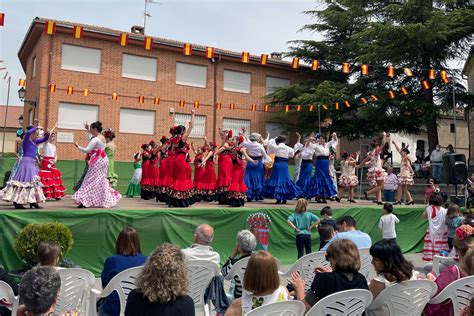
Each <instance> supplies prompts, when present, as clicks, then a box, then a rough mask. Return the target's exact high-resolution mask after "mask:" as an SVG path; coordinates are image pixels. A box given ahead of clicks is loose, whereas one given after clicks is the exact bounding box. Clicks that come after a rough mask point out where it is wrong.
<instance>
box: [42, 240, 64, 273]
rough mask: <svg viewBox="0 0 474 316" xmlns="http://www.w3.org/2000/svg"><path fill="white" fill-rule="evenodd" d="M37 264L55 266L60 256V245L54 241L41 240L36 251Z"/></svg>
mask: <svg viewBox="0 0 474 316" xmlns="http://www.w3.org/2000/svg"><path fill="white" fill-rule="evenodd" d="M36 258H37V260H38V265H40V266H50V267H57V266H58V264H59V259H60V258H61V246H60V245H59V244H58V243H56V242H54V241H44V242H42V243H41V244H40V245H39V247H38V250H37V252H36Z"/></svg>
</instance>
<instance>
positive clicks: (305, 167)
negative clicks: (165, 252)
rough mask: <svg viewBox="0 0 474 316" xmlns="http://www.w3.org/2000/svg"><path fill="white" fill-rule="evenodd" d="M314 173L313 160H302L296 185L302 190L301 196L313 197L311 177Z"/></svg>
mask: <svg viewBox="0 0 474 316" xmlns="http://www.w3.org/2000/svg"><path fill="white" fill-rule="evenodd" d="M312 175H313V162H312V161H311V160H303V161H302V162H301V167H300V174H299V177H298V181H297V182H296V185H297V186H298V188H300V190H301V194H302V195H301V196H303V197H307V198H309V197H311V177H312Z"/></svg>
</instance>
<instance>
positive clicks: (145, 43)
mask: <svg viewBox="0 0 474 316" xmlns="http://www.w3.org/2000/svg"><path fill="white" fill-rule="evenodd" d="M143 47H144V48H145V49H146V50H150V49H151V48H152V47H153V39H152V38H151V37H149V36H146V37H145V39H144V40H143Z"/></svg>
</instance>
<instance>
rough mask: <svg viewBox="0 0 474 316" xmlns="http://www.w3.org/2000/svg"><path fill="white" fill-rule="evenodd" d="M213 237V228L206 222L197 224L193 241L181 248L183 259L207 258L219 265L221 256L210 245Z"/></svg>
mask: <svg viewBox="0 0 474 316" xmlns="http://www.w3.org/2000/svg"><path fill="white" fill-rule="evenodd" d="M213 239H214V229H213V228H212V227H211V226H209V225H208V224H201V225H199V226H198V227H197V228H196V230H195V231H194V243H193V244H192V245H191V247H189V248H185V249H181V252H182V253H183V255H184V258H185V260H192V259H201V260H209V261H212V262H215V263H216V264H217V265H220V261H221V257H220V255H219V254H218V253H217V252H215V251H213V250H212V247H211V243H212V240H213Z"/></svg>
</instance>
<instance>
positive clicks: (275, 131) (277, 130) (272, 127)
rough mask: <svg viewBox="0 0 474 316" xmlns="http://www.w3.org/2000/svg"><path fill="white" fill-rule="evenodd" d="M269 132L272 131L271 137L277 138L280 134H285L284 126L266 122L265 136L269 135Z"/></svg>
mask: <svg viewBox="0 0 474 316" xmlns="http://www.w3.org/2000/svg"><path fill="white" fill-rule="evenodd" d="M267 133H270V138H275V137H277V136H278V135H283V134H285V133H283V128H281V126H280V125H279V124H277V123H271V122H267V123H265V136H264V138H265V137H267Z"/></svg>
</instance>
